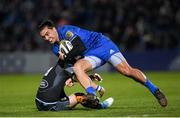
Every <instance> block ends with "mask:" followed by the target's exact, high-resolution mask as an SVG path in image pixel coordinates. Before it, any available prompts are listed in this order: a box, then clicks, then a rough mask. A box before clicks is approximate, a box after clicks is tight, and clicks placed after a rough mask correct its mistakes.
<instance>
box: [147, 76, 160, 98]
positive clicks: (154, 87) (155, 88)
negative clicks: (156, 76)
mask: <svg viewBox="0 0 180 118" xmlns="http://www.w3.org/2000/svg"><path fill="white" fill-rule="evenodd" d="M144 86H146V87H147V88H148V89H149V90H150V91H151V93H152V94H153V95H154V94H155V92H156V90H158V88H157V87H156V86H155V85H154V84H153V83H152V82H151V81H150V80H148V79H147V81H146V82H145V84H144Z"/></svg>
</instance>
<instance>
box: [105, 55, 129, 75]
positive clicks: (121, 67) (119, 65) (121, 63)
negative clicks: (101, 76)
mask: <svg viewBox="0 0 180 118" xmlns="http://www.w3.org/2000/svg"><path fill="white" fill-rule="evenodd" d="M108 62H109V63H111V64H112V65H113V66H114V67H115V68H116V69H117V71H119V72H120V73H125V72H128V71H129V70H130V69H131V67H130V65H129V64H128V62H127V61H126V59H125V58H124V56H123V55H122V53H121V52H118V53H115V54H113V55H112V56H111V57H110V59H109V60H108Z"/></svg>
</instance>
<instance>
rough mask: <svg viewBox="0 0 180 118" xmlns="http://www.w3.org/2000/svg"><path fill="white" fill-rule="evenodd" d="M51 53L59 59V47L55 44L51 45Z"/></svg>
mask: <svg viewBox="0 0 180 118" xmlns="http://www.w3.org/2000/svg"><path fill="white" fill-rule="evenodd" d="M52 48H53V53H54V54H55V55H56V56H58V57H59V45H58V44H57V43H54V44H53V47H52Z"/></svg>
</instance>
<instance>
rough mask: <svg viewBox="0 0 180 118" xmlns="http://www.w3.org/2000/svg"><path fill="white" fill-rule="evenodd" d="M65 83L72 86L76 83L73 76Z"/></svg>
mask: <svg viewBox="0 0 180 118" xmlns="http://www.w3.org/2000/svg"><path fill="white" fill-rule="evenodd" d="M65 85H66V86H67V87H72V86H73V85H74V82H73V80H72V79H71V78H69V79H67V80H66V82H65Z"/></svg>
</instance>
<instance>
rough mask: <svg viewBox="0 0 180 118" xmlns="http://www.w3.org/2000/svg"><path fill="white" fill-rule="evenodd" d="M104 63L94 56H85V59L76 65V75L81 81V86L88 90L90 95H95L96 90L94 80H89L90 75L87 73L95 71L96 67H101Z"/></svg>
mask: <svg viewBox="0 0 180 118" xmlns="http://www.w3.org/2000/svg"><path fill="white" fill-rule="evenodd" d="M101 63H102V61H101V60H100V59H99V58H97V57H94V56H85V58H83V59H80V60H78V61H77V62H76V63H75V64H74V68H73V70H74V73H75V75H76V77H77V79H78V80H79V82H80V84H81V85H82V86H83V87H84V88H85V89H86V92H87V93H89V94H94V95H95V88H97V86H96V87H93V86H94V84H92V83H93V82H92V80H90V79H89V77H88V75H87V74H86V72H87V71H90V70H92V69H94V68H95V67H97V66H99V65H100V64H101Z"/></svg>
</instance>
